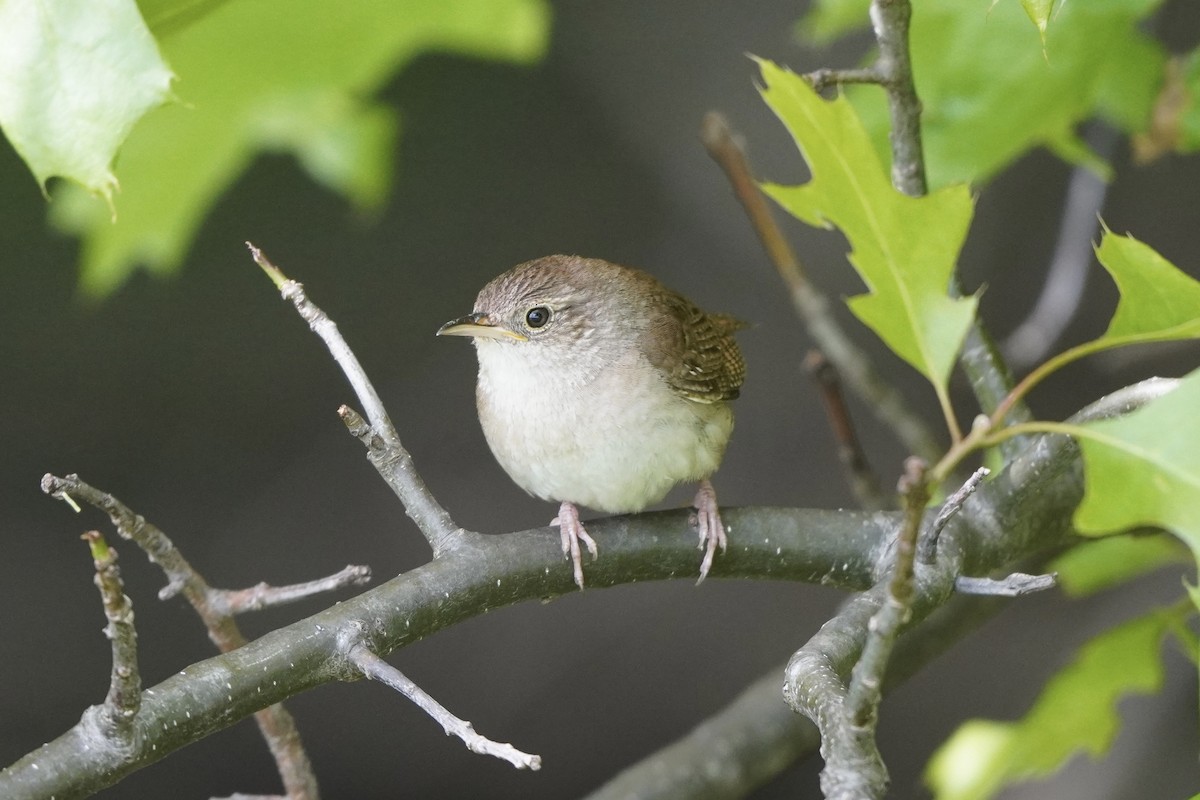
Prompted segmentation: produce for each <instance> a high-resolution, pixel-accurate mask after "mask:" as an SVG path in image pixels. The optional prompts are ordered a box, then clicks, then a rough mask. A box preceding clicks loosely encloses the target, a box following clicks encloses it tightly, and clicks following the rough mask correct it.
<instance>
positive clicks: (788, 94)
mask: <svg viewBox="0 0 1200 800" xmlns="http://www.w3.org/2000/svg"><path fill="white" fill-rule="evenodd" d="M759 65H760V68H761V69H762V76H763V80H764V82H765V83H766V87H765V88H764V89H763V90H762V93H763V97H764V99H765V100H766V102H767V104H768V105H769V106H770V107H771V109H772V110H773V111H774V112H775V114H776V115H777V116H778V117H779V118H780V120H781V121H782V122H783V124H784V125H785V126H786V127H787V129H788V132H789V133H790V134H791V135H792V138H793V139H794V140H795V142H796V145H797V146H798V147H799V148H800V152H801V154H802V155H803V156H804V159H805V161H807V162H808V165H809V169H810V170H811V172H812V180H811V181H809V182H808V183H806V184H803V185H801V186H779V185H775V184H767V185H765V186H764V187H763V189H764V191H766V193H767V194H768V195H770V196H771V197H772V198H773V199H774V200H775V201H776V202H778V203H779V204H780V205H781V206H783V208H785V209H786V210H787V211H788V212H789V213H791V214H792V215H793V216H795V217H797V218H798V219H800V220H802V221H804V222H806V223H808V224H810V225H814V226H819V227H829V226H830V225H835V226H837V227H838V228H839V229H840V230H841V231H842V233H843V234H845V236H846V239H847V240H848V241H849V243H850V246H851V249H852V251H851V253H850V261H851V263H852V264H853V265H854V268H855V269H856V270H858V274H859V275H860V276H861V277H862V279H863V282H864V283H866V285H867V289H868V293H867V294H863V295H859V296H857V297H854V298H851V299H850V301H849V305H850V309H851V310H852V311H853V312H854V313H855V314H856V315H857V316H858V318H859V319H861V320H862V321H863V322H864V323H865V324H866V325H867V326H868V327H870V328H871V329H872V330H873V331H875V333H876V334H878V335H879V337H880V338H881V339H883V340H884V342H886V343H887V345H888V346H889V347H890V348H891V349H892V350H893V351H895V352H896V353H897V354H898V355H899V356H900V357H901V358H903V359H904V360H905V361H907V362H908V363H909V364H911V365H912V366H913V367H915V368H916V369H917V370H919V371H920V372H921V374H923V375H924V376H925V377H926V378H928V379H929V380H930V382H932V383H933V385H934V387H935V389H937V390H938V391H939V393H940V392H943V391H944V390H945V386H946V382H947V380H948V378H949V374H950V369H951V368H952V367H953V365H954V359H955V356H956V355H957V354H958V350H959V347H960V346H961V344H962V341H963V337H964V336H965V335H966V332H967V328H968V327H969V326H970V324H971V320H972V318H973V317H974V315H975V307H976V302H977V299H976V298H975V297H967V298H952V297H951V296H950V295H949V287H950V281H951V276H952V274H953V272H954V266H955V263H956V261H957V259H958V253H959V250H960V249H961V248H962V243H963V239H964V238H965V237H966V233H967V228H968V226H969V225H970V222H971V215H972V213H973V210H974V207H973V202H972V199H971V194H970V192H969V190H968V189H967V187H965V186H953V187H948V188H945V189H942V190H939V191H937V192H934V193H932V194H930V195H927V196H925V197H908V196H906V195H904V194H901V193H900V192H899V191H897V190H896V189H895V188H893V187H892V184H891V182H890V180H889V178H888V175H887V173H886V172H885V170H884V167H883V165H882V163H881V162H880V160H879V157H878V156H877V155H876V153H875V150H874V149H873V148H872V146H871V142H870V139H869V138H868V136H867V133H866V131H865V130H864V129H863V126H862V124H861V122H860V121H859V119H858V117H857V115H856V114H855V112H854V108H853V107H852V106H851V105H850V103H849V102H848V101H847V100H846V99H845V98H842V97H838V98H835V99H834V100H824V99H822V98H821V97H820V96H819V95H817V94H816V93H815V92H814V91H813V90H812V88H811V87H810V86H809V85H808V83H806V82H805V81H804V80H803V79H802V78H800V77H799V76H797V75H794V74H793V73H791V72H790V71H788V70H786V69H783V68H780V67H778V66H776V65H775V64H772V63H770V62H768V61H760V62H759Z"/></svg>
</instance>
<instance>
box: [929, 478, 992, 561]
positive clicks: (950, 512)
mask: <svg viewBox="0 0 1200 800" xmlns="http://www.w3.org/2000/svg"><path fill="white" fill-rule="evenodd" d="M990 474H991V470H989V469H988V468H987V467H980V468H979V469H977V470H975V472H974V473H972V475H971V477H970V478H967V480H966V482H965V483H964V484H963V485H962V486H960V487H959V488H958V491H956V492H955V493H954V494H952V495H950V497H948V498H947V499H946V502H945V503H943V504H942V508H941V510H939V511H938V514H937V516H936V517H934V518H933V524H932V525H930V526H929V532H928V533H926V534H925V535H924V536H922V537H921V539H920V541H919V542H917V559H918V560H919V561H920V562H921V563H922V564H932V563H933V562H934V559H936V558H937V543H938V537H939V536H940V535H941V533H942V529H943V528H945V527H946V523H947V522H949V521H950V518H951V517H953V516H954V515H955V514H957V513H958V512H959V510H960V509H962V506H963V503H965V502H967V498H968V497H970V496H971V494H972V493H973V492H974V491H975V490H976V489H978V488H979V483H980V481H982V480H983V479H984V478H986V477H987V476H988V475H990Z"/></svg>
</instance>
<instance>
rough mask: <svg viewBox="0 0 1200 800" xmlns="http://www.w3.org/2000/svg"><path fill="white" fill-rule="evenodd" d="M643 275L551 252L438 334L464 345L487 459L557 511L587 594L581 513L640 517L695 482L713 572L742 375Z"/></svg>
mask: <svg viewBox="0 0 1200 800" xmlns="http://www.w3.org/2000/svg"><path fill="white" fill-rule="evenodd" d="M740 327H742V324H741V323H740V322H738V321H737V320H736V319H734V318H733V317H729V316H726V315H723V314H707V313H705V312H703V311H701V310H700V309H699V308H697V307H696V306H695V305H693V304H692V303H691V302H690V301H689V300H687V299H686V298H684V297H683V296H681V295H679V294H676V293H675V292H673V291H671V290H670V289H668V288H666V287H665V286H663V285H662V284H661V283H659V282H658V281H657V280H656V279H655V278H653V277H651V276H650V275H647V274H646V273H644V272H642V271H640V270H636V269H630V268H629V267H621V266H618V265H616V264H610V263H609V262H607V261H602V260H600V259H594V258H580V257H579V256H564V255H555V256H546V257H545V258H539V259H537V260H535V261H529V262H526V263H524V264H521V265H519V266H516V267H513V268H512V269H511V270H509V271H508V272H505V273H504V274H503V275H501V276H499V277H498V278H496V279H494V280H493V281H492V282H491V283H489V284H488V285H487V286H485V287H483V290H482V291H480V293H479V296H478V297H477V298H476V299H475V310H474V311H473V312H472V313H470V314H468V315H467V316H465V317H461V318H459V319H455V320H451V321H450V322H447V323H446V324H445V325H443V326H442V327H441V329H440V330H438V335H439V336H470V337H472V340H473V341H474V343H475V352H476V355H477V356H478V357H479V383H478V385H477V387H476V393H475V398H476V405H477V407H478V410H479V421H480V423H481V424H482V426H483V433H484V436H485V437H486V438H487V442H488V445H489V446H490V447H491V449H492V453H493V454H494V455H495V456H496V460H497V461H499V462H500V466H502V467H503V468H504V470H505V472H507V473H508V475H509V477H511V478H512V479H513V480H514V481H515V482H516V483H517V485H518V486H520V487H521V488H522V489H524V490H525V491H527V492H529V493H530V494H532V495H535V496H536V497H540V498H542V499H543V500H550V501H554V502H557V503H561V506H560V507H559V512H558V516H557V517H556V518H555V519H554V520H553V521H551V523H550V524H551V525H558V526H559V530H560V532H561V534H562V547H563V554H564V555H565V556H569V558H570V560H571V562H572V565H573V569H574V575H575V583H577V584H578V585H579V588H581V589H582V588H583V566H582V563H581V559H580V542H581V541H582V542H583V544H584V545H585V546H586V547H587V549H588V551H589V552H590V553H591V554H592V558H595V557H596V543H595V541H594V540H593V539H592V537H591V536H589V535H588V533H587V531H586V530H584V527H583V523H581V522H580V521H579V510H578V508H577V506H578V505H583V506H587V507H589V508H593V509H596V510H597V511H603V512H606V513H610V514H621V513H630V512H635V511H641V510H642V509H644V508H646V506H648V505H650V504H651V503H655V502H657V501H659V500H661V499H662V498H663V496H664V495H666V493H667V492H668V491H669V490H670V489H671V487H673V486H675V484H677V483H682V482H685V481H686V482H691V481H699V482H700V488H699V491H698V492H697V494H696V500H695V507H696V511H697V515H696V527H697V528H698V530H699V534H700V547H701V548H702V549H704V550H705V554H704V558H703V561H702V562H701V565H700V580H704V577H705V576H706V575H707V574H708V570H709V567H710V566H711V565H712V560H713V555H714V554H715V552H716V549H717V547H718V546H719V547H720V548H721V549H722V550H724V549H725V545H726V537H725V528H724V526H723V525H722V523H721V517H720V515H719V513H718V510H717V498H716V494H715V493H714V492H713V488H712V484H711V483H709V480H708V478H709V476H710V475H712V473H713V472H714V471H715V470H716V469H717V466H718V465H719V464H720V463H721V456H722V455H723V454H724V452H725V445H726V443H727V442H728V441H729V434H730V432H731V431H732V430H733V411H732V409H731V408H730V406H729V401H730V400H733V399H734V398H735V397H737V396H738V390H739V387H740V386H741V385H742V379H743V378H744V377H745V374H746V367H745V364H744V363H743V361H742V354H741V352H740V351H739V350H738V346H737V343H736V342H734V340H733V332H734V331H736V330H737V329H738V328H740Z"/></svg>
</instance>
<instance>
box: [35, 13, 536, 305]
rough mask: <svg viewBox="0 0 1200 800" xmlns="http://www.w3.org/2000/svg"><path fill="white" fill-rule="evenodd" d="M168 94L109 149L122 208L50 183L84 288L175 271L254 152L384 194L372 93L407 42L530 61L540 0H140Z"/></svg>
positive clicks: (384, 121)
mask: <svg viewBox="0 0 1200 800" xmlns="http://www.w3.org/2000/svg"><path fill="white" fill-rule="evenodd" d="M146 2H147V6H148V14H149V15H150V19H152V20H155V24H156V26H157V27H156V29H160V30H163V31H165V32H164V34H163V36H162V39H161V42H160V44H161V47H162V50H163V53H164V54H165V55H166V57H167V58H168V59H169V60H170V63H171V65H172V66H173V68H174V69H175V71H176V73H177V74H178V75H179V82H178V84H177V86H176V92H177V93H178V95H179V97H180V99H181V100H182V102H181V103H178V104H173V105H169V106H166V107H164V108H161V109H158V110H157V111H155V112H154V113H152V114H150V115H148V116H147V117H146V118H145V119H144V120H143V121H142V123H141V124H139V125H138V126H137V128H136V129H135V130H134V131H133V133H132V135H131V136H130V137H129V139H128V141H127V143H126V145H125V147H124V148H123V149H122V152H121V161H120V165H119V169H120V179H121V194H120V197H119V202H118V211H119V218H118V221H117V222H116V224H109V223H108V216H107V214H105V213H102V212H103V211H104V209H103V208H98V207H97V204H95V203H88V202H85V201H84V200H83V199H81V198H80V197H78V196H73V197H72V196H66V194H65V193H64V196H61V197H59V196H56V197H55V201H54V202H53V203H52V205H51V211H52V215H53V219H54V221H55V222H56V223H57V224H59V226H60V227H63V228H65V229H67V230H70V231H73V232H76V233H78V234H80V235H81V236H82V237H83V251H82V259H83V271H82V276H81V281H82V285H83V288H84V290H85V291H87V292H89V293H92V294H103V293H105V292H108V291H111V290H112V289H113V288H115V287H116V286H118V285H120V284H121V283H122V282H123V281H124V280H125V278H126V277H128V275H129V274H130V272H131V271H132V270H133V269H134V268H135V267H137V266H143V267H145V268H147V269H149V270H152V271H157V272H169V271H172V270H174V269H175V268H176V267H177V266H178V265H179V263H181V261H182V260H183V257H184V256H185V255H186V252H187V249H188V247H189V245H190V243H191V240H192V238H193V237H194V236H195V233H196V231H197V229H198V228H199V226H200V224H201V222H203V220H204V217H205V216H206V214H207V213H208V210H209V209H210V208H211V207H212V205H213V204H214V203H215V202H216V201H217V199H218V198H219V197H220V195H221V194H222V192H224V191H225V190H226V189H227V188H228V187H229V186H230V185H231V184H232V183H233V182H234V181H235V180H236V179H237V178H238V177H239V176H240V175H241V174H242V173H243V172H244V171H245V170H246V169H247V168H248V167H249V166H250V164H251V163H252V162H253V160H254V159H255V158H256V157H257V156H258V155H260V154H262V153H270V152H280V153H289V154H293V155H295V156H296V158H297V159H298V160H299V162H300V163H301V165H302V166H303V167H304V168H305V169H306V170H307V171H308V172H309V173H310V174H311V175H312V176H313V177H314V178H315V179H316V180H318V181H320V182H321V183H323V184H324V185H326V186H328V187H330V188H332V189H334V190H335V191H338V192H341V193H343V194H345V195H347V196H348V197H349V198H350V199H351V200H352V201H353V202H355V203H356V204H357V205H358V206H360V207H366V208H371V207H375V206H377V205H378V204H380V203H381V202H382V200H383V199H384V197H385V195H386V193H387V190H388V188H389V180H390V176H391V174H392V167H391V161H392V154H393V153H394V152H395V149H396V145H395V135H396V131H397V130H398V121H397V118H396V114H395V111H394V110H392V109H391V108H389V107H387V106H385V105H382V104H380V103H379V102H377V101H375V100H374V99H373V97H374V95H375V94H376V93H377V92H378V91H379V89H380V88H381V87H382V86H384V85H385V83H386V82H387V81H388V80H390V79H391V77H392V76H393V75H395V73H396V72H397V71H398V70H399V69H401V68H402V67H403V66H404V65H406V64H407V63H408V62H410V61H411V60H412V59H414V58H416V57H417V56H418V55H420V54H421V53H424V52H428V51H430V50H448V51H453V52H459V53H465V54H470V55H474V56H479V57H488V58H500V59H507V60H513V61H519V62H529V61H531V60H533V59H536V58H538V57H540V55H541V54H542V52H543V50H544V47H545V43H546V38H547V34H548V30H549V14H550V11H549V6H548V4H547V3H546V2H545V0H347V2H342V3H337V4H330V3H328V2H324V0H256V1H255V2H237V3H221V2H171V0H156V1H155V2H151V0H146Z"/></svg>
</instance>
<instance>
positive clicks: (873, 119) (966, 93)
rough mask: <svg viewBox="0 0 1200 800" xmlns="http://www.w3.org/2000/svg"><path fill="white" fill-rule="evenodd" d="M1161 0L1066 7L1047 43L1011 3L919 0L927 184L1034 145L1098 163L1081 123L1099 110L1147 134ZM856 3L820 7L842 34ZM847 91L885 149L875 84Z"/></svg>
mask: <svg viewBox="0 0 1200 800" xmlns="http://www.w3.org/2000/svg"><path fill="white" fill-rule="evenodd" d="M1161 3H1162V0H1087V2H1068V3H1058V4H1057V5H1056V8H1055V9H1054V11H1053V15H1054V24H1053V25H1050V26H1049V27H1048V28H1047V30H1046V33H1045V37H1046V38H1045V42H1044V43H1043V42H1040V41H1039V34H1038V32H1037V31H1036V30H1035V29H1033V28H1031V27H1030V24H1029V18H1028V17H1027V15H1026V13H1025V11H1024V10H1023V9H1022V8H1021V6H1020V5H1018V4H1017V3H1014V2H998V3H994V4H991V5H990V7H989V4H988V3H985V2H978V3H971V2H967V3H964V2H962V1H961V0H922V2H921V3H918V4H916V6H915V8H914V10H913V17H912V28H911V45H912V59H913V73H914V76H915V79H916V84H917V93H918V94H919V95H920V97H921V102H922V105H923V106H924V109H925V114H924V117H923V135H924V145H925V153H926V166H927V170H928V178H929V184H930V186H934V187H937V186H946V185H949V184H953V183H960V182H980V181H986V180H988V179H989V178H991V177H992V176H993V175H995V174H996V173H997V172H999V171H1000V170H1002V169H1004V168H1005V167H1006V166H1008V165H1009V164H1011V163H1012V162H1013V161H1015V160H1016V159H1017V158H1019V157H1020V156H1022V155H1024V154H1025V153H1027V152H1029V151H1030V150H1031V149H1033V148H1036V147H1046V148H1048V149H1050V150H1051V151H1052V152H1054V153H1056V154H1058V155H1059V156H1060V157H1064V158H1067V159H1068V160H1071V161H1073V162H1084V163H1087V164H1088V165H1089V166H1094V165H1095V164H1096V163H1097V160H1096V159H1095V157H1094V156H1092V155H1091V154H1090V152H1089V151H1088V150H1087V148H1086V146H1085V145H1084V144H1083V143H1082V142H1081V141H1080V140H1079V138H1078V136H1077V135H1076V133H1075V129H1076V127H1077V126H1078V125H1079V123H1080V122H1082V121H1084V120H1086V119H1089V118H1091V117H1093V116H1095V115H1097V114H1099V115H1101V116H1103V117H1105V118H1107V119H1108V120H1110V121H1111V122H1113V123H1114V124H1115V125H1117V126H1118V127H1120V128H1121V129H1122V130H1124V131H1126V132H1132V131H1139V130H1143V129H1145V128H1146V126H1147V125H1148V124H1149V122H1150V114H1151V110H1152V108H1153V106H1154V101H1155V97H1156V96H1157V94H1158V91H1159V88H1160V86H1161V85H1162V82H1163V74H1164V69H1165V65H1166V53H1165V51H1164V49H1163V47H1162V46H1161V45H1160V44H1159V43H1158V42H1157V41H1155V40H1154V39H1153V38H1151V37H1150V36H1148V35H1147V34H1146V33H1144V32H1143V31H1142V30H1141V28H1142V22H1143V21H1144V19H1145V18H1146V17H1147V16H1148V15H1149V14H1150V13H1152V12H1153V11H1154V10H1155V9H1157V7H1158V6H1159V5H1160V4H1161ZM851 5H852V4H850V3H834V4H832V5H831V6H830V7H829V8H828V9H826V8H825V4H822V5H821V6H818V9H819V11H815V12H814V13H817V14H818V16H817V17H816V19H817V20H819V21H820V22H819V24H820V25H821V26H827V28H828V29H829V30H831V31H833V33H835V34H836V33H840V32H841V31H843V30H845V29H846V27H847V25H848V22H841V20H842V16H841V15H847V16H848V15H849V14H850V13H851V12H852V10H853V9H852V8H851ZM833 9H836V11H837V15H836V16H835V15H834V14H833ZM862 21H863V23H864V24H865V22H866V21H867V20H866V17H865V16H864V17H863V19H862ZM835 23H836V24H835ZM812 24H813V25H817V24H818V23H817V22H813V23H812ZM822 29H824V28H822ZM846 95H847V96H848V97H849V98H850V100H851V102H853V103H854V105H855V107H856V108H857V109H858V110H859V113H860V115H861V116H862V118H863V121H864V123H865V124H866V126H867V129H868V130H869V131H870V132H871V135H872V140H873V141H874V142H875V146H876V150H877V151H878V152H879V153H881V154H886V153H888V152H889V150H888V144H887V133H888V129H889V127H888V126H889V120H888V111H887V103H886V98H885V97H884V94H883V92H882V91H881V90H880V89H879V88H878V87H876V86H848V87H846ZM885 158H886V156H885Z"/></svg>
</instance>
